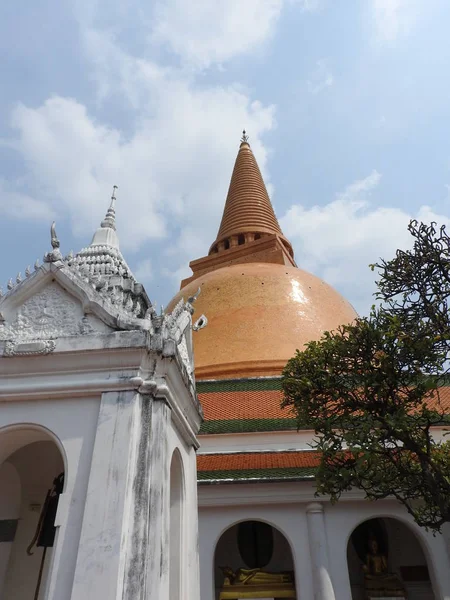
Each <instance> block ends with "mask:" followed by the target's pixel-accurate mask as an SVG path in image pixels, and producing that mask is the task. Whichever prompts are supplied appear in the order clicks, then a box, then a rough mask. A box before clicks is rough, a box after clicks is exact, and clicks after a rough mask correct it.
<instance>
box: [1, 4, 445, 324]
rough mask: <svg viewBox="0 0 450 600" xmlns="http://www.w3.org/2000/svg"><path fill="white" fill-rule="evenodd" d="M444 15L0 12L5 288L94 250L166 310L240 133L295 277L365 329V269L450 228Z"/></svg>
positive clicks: (409, 7)
mask: <svg viewBox="0 0 450 600" xmlns="http://www.w3.org/2000/svg"><path fill="white" fill-rule="evenodd" d="M449 22H450V2H448V0H427V1H426V2H424V1H423V0H345V1H343V0H341V1H337V0H245V2H243V1H242V0H189V2H187V1H186V0H147V1H145V0H19V1H18V2H2V3H0V56H1V60H0V66H1V80H0V210H1V220H0V256H1V261H0V285H2V288H3V291H6V282H7V281H8V279H9V278H10V277H12V278H13V280H14V279H15V278H16V275H17V273H18V272H21V273H22V276H23V275H24V271H25V269H26V267H27V265H30V264H31V265H33V264H34V262H35V260H36V258H39V259H41V260H42V256H43V254H44V253H45V252H47V251H48V250H49V249H50V233H49V229H50V224H51V222H52V220H56V223H57V232H58V236H59V239H60V241H61V250H62V251H63V253H64V254H68V253H69V251H70V250H73V251H75V252H76V251H78V250H80V249H81V248H82V247H84V246H86V245H88V244H89V243H90V240H91V237H92V234H93V232H94V230H95V229H96V227H98V225H99V223H100V221H101V219H102V218H103V216H104V214H105V212H106V210H107V208H108V204H109V198H110V196H111V192H112V186H113V185H117V186H118V191H117V198H118V200H117V223H118V233H119V237H120V242H121V249H122V252H123V254H124V255H125V258H126V260H127V262H128V263H129V265H130V267H131V268H132V270H133V272H134V274H135V276H136V277H137V279H138V280H140V281H141V282H142V283H144V285H145V287H146V290H147V293H148V295H149V296H150V298H151V299H152V301H153V302H155V303H157V304H158V305H166V304H167V303H168V301H169V299H170V298H171V297H172V296H173V295H174V294H175V293H176V291H177V290H178V288H179V283H180V280H181V279H182V278H183V277H186V276H188V275H189V273H190V269H189V267H188V263H189V261H190V260H193V259H195V258H199V257H202V256H204V255H205V254H207V251H208V248H209V246H210V244H211V243H212V242H213V241H214V239H215V237H216V233H217V230H218V227H219V223H220V217H221V214H222V210H223V206H224V202H225V197H226V192H227V188H228V184H229V180H230V177H231V172H232V168H233V164H234V160H235V157H236V154H237V151H238V148H239V139H240V136H241V131H242V129H243V128H245V129H246V130H247V132H248V134H249V136H250V140H249V141H250V144H251V146H252V149H253V151H254V153H255V155H256V158H257V160H258V163H259V165H260V168H261V170H262V172H263V176H264V178H265V181H266V184H267V187H268V190H269V193H270V196H271V199H272V203H273V205H274V208H275V212H276V214H277V216H278V218H279V220H280V224H281V226H282V229H283V231H284V233H285V235H286V236H287V237H288V238H289V239H290V240H291V242H292V244H293V246H294V250H295V256H296V261H297V264H298V266H299V267H300V268H303V269H306V270H308V271H311V272H313V273H315V274H316V275H318V276H320V277H322V278H323V279H325V280H326V281H327V282H328V283H330V284H331V285H333V286H334V287H335V288H337V289H338V290H339V291H340V292H341V293H342V294H343V295H344V296H345V297H346V298H347V299H348V300H349V301H350V302H351V303H352V304H353V305H354V306H355V308H356V309H357V310H358V312H359V313H360V314H367V313H368V311H369V309H370V306H371V304H372V303H373V296H372V294H373V292H374V289H375V288H374V281H373V280H374V274H373V273H372V272H371V270H370V269H369V268H368V265H369V263H372V262H375V261H377V260H378V259H379V258H380V257H383V258H391V257H392V256H393V255H394V253H395V250H396V249H397V248H399V247H401V248H406V247H408V245H409V244H410V236H409V234H408V232H407V224H408V222H409V220H410V219H411V218H418V219H421V220H424V221H431V220H436V221H437V222H438V223H439V224H442V223H448V221H449V215H450V203H449V200H450V135H449V133H450V126H449V121H450V120H449V117H450V77H449V75H448V73H449V65H450V44H449V43H448V23H449Z"/></svg>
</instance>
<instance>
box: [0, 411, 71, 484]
mask: <svg viewBox="0 0 450 600" xmlns="http://www.w3.org/2000/svg"><path fill="white" fill-rule="evenodd" d="M4 436H10V440H8V443H4V442H5V441H6V437H4ZM47 440H51V441H52V442H53V443H54V444H55V445H56V446H57V448H58V450H59V453H60V455H61V458H62V460H63V464H64V472H65V473H67V453H66V449H65V448H64V444H63V443H62V442H61V440H60V439H59V437H58V436H57V435H56V434H55V433H53V431H51V430H50V429H48V428H47V427H44V425H40V424H38V423H25V422H24V423H14V424H10V425H5V426H4V427H0V464H2V463H3V462H4V461H6V460H7V459H8V456H10V455H11V454H13V453H14V452H15V451H16V450H18V449H19V448H21V447H23V446H25V445H27V444H30V443H32V442H34V441H47ZM66 485H67V477H66V478H65V480H64V489H65V488H66Z"/></svg>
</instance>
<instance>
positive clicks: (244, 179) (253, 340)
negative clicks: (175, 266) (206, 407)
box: [168, 132, 356, 380]
mask: <svg viewBox="0 0 450 600" xmlns="http://www.w3.org/2000/svg"><path fill="white" fill-rule="evenodd" d="M190 266H191V269H192V271H193V274H192V276H191V277H190V278H188V279H185V280H184V281H183V282H182V283H181V290H180V291H179V292H178V294H177V295H176V296H175V298H174V299H173V300H172V301H171V303H170V305H169V307H168V309H169V310H170V309H171V308H173V306H174V305H175V304H176V302H178V300H179V299H180V298H181V297H184V299H185V300H187V299H188V298H189V297H190V296H194V295H196V292H197V290H198V289H199V288H200V290H201V293H200V295H199V297H198V298H197V300H196V302H195V315H194V319H195V317H196V316H197V317H199V316H200V315H202V314H204V315H205V316H206V318H207V319H208V325H207V327H205V328H203V329H201V330H200V331H194V334H193V340H194V359H195V376H196V378H197V379H199V380H201V379H203V380H204V379H235V378H246V377H257V376H266V375H267V376H270V375H280V374H281V371H282V370H283V368H284V366H285V364H286V362H287V361H288V360H289V358H291V357H292V356H293V355H294V354H295V351H296V349H297V348H298V349H302V348H303V347H304V345H305V344H306V343H307V342H309V341H312V340H317V339H319V338H320V337H321V336H322V334H323V332H324V331H329V330H333V329H336V328H337V327H339V326H340V325H343V324H347V323H350V322H351V321H353V319H354V318H355V317H356V313H355V310H354V309H353V307H352V306H351V305H350V304H349V303H348V302H347V301H346V300H345V299H344V298H343V297H342V296H341V295H340V294H339V293H338V292H337V291H336V290H334V289H333V288H332V287H331V286H329V285H328V284H327V283H325V282H324V281H322V280H321V279H319V278H318V277H315V276H314V275H311V274H310V273H307V272H306V271H302V270H301V269H298V268H297V265H296V264H295V261H294V253H293V249H292V245H291V243H290V242H289V240H288V239H287V238H286V237H285V236H284V235H283V232H282V231H281V228H280V225H279V223H278V220H277V218H276V216H275V212H274V210H273V207H272V204H271V202H270V199H269V196H268V194H267V190H266V186H265V184H264V181H263V178H262V176H261V172H260V170H259V167H258V164H257V162H256V159H255V157H254V155H253V152H252V150H251V148H250V145H249V143H248V138H247V136H246V135H245V132H244V136H243V139H242V140H241V144H240V147H239V152H238V155H237V158H236V162H235V165H234V170H233V174H232V177H231V182H230V188H229V191H228V195H227V199H226V203H225V208H224V212H223V217H222V221H221V224H220V227H219V231H218V234H217V237H216V240H215V241H214V242H213V244H212V246H211V248H210V251H209V254H208V256H205V257H203V258H200V259H197V260H194V261H192V262H191V263H190Z"/></svg>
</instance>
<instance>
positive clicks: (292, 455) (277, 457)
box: [197, 451, 320, 471]
mask: <svg viewBox="0 0 450 600" xmlns="http://www.w3.org/2000/svg"><path fill="white" fill-rule="evenodd" d="M319 462H320V454H319V452H311V451H303V452H254V453H253V452H252V453H245V452H243V453H239V454H203V455H202V454H199V455H198V456H197V470H198V471H241V470H259V469H280V468H288V469H289V468H315V467H318V466H319Z"/></svg>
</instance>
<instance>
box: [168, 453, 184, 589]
mask: <svg viewBox="0 0 450 600" xmlns="http://www.w3.org/2000/svg"><path fill="white" fill-rule="evenodd" d="M183 480H184V477H183V463H182V460H181V456H180V453H179V452H178V450H175V451H174V453H173V455H172V461H171V464H170V554H169V561H170V563H169V599H170V600H182V597H181V592H182V589H183V585H182V578H183V563H182V560H183V544H182V539H183V530H182V524H183V504H184V485H183Z"/></svg>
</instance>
